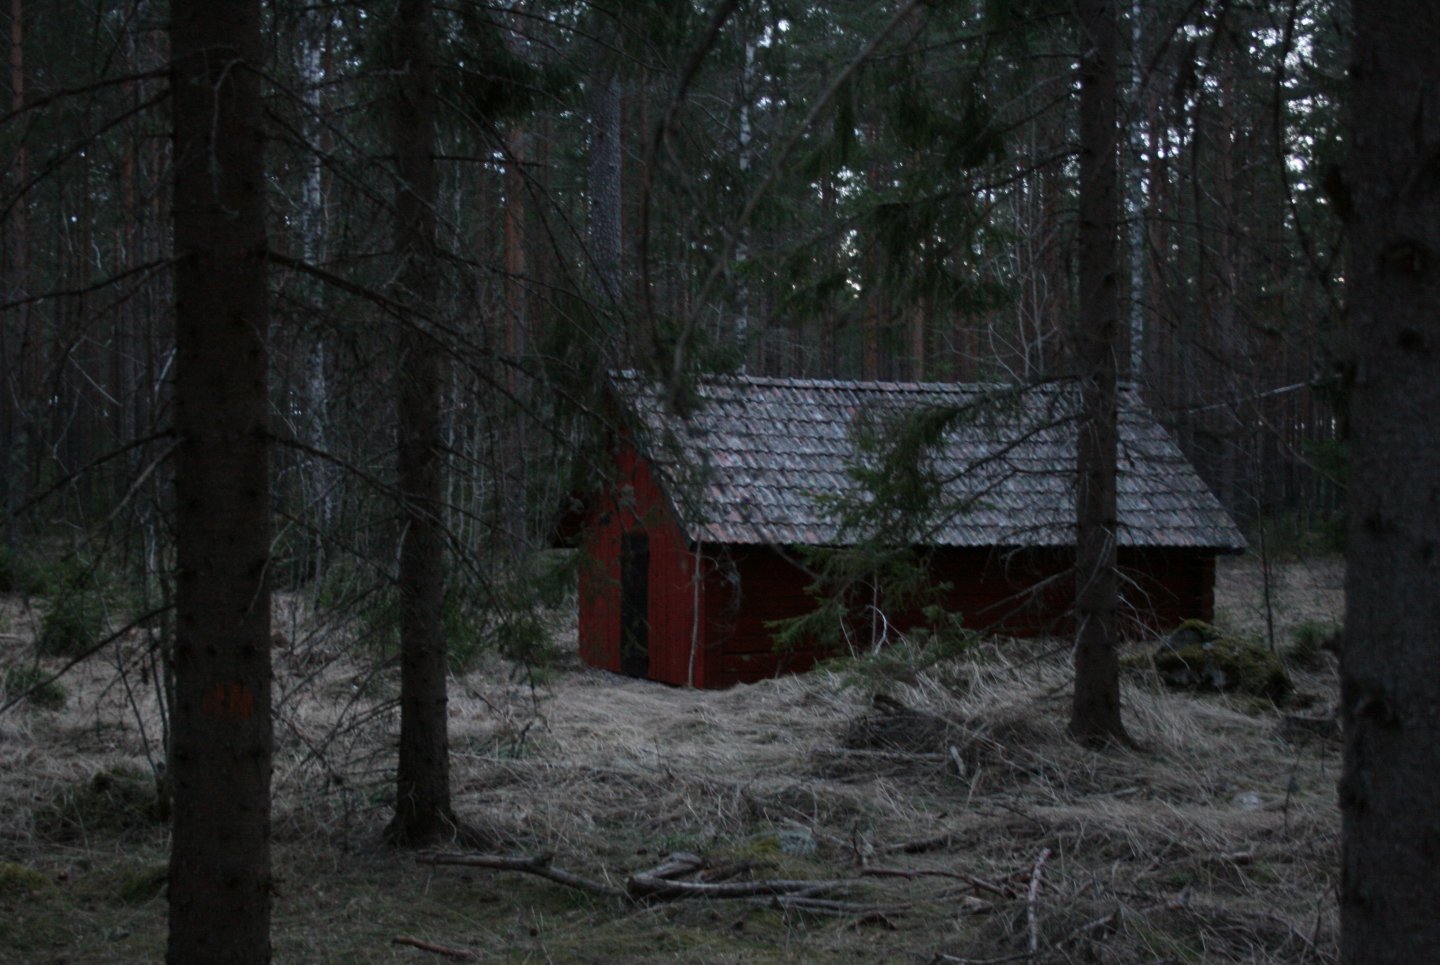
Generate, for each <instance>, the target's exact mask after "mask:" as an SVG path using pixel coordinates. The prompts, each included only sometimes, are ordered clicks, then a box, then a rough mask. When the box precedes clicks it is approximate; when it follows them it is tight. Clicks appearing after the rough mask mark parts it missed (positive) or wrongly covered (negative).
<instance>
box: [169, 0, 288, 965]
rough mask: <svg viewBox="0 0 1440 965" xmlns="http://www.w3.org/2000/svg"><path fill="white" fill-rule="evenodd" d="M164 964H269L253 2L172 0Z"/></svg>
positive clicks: (261, 276) (265, 475) (265, 538)
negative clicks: (170, 579)
mask: <svg viewBox="0 0 1440 965" xmlns="http://www.w3.org/2000/svg"><path fill="white" fill-rule="evenodd" d="M171 9H172V23H171V50H172V56H173V61H172V65H173V66H172V75H171V85H172V93H171V103H172V110H173V123H174V137H175V144H174V150H175V155H174V166H175V192H174V230H175V347H176V354H175V390H174V391H175V429H176V434H177V436H178V440H179V448H178V450H177V455H176V464H175V503H176V533H177V535H176V554H177V567H178V576H177V579H176V587H175V598H176V641H175V650H174V673H175V694H174V707H173V708H172V713H173V715H174V716H173V731H172V735H173V737H172V741H173V743H172V748H171V754H170V774H171V778H172V786H173V791H174V815H175V823H174V839H173V843H172V848H171V857H170V936H169V949H168V952H167V960H168V961H169V962H171V963H174V965H180V963H185V965H191V963H196V962H206V963H230V962H235V963H241V962H244V963H253V962H265V961H269V959H270V936H269V928H270V894H271V878H270V753H271V741H272V737H271V724H270V592H269V587H268V584H267V568H268V565H269V554H270V525H269V513H270V483H269V474H270V465H269V454H270V446H269V436H268V434H267V430H266V421H265V420H266V415H267V411H268V402H267V397H266V367H267V356H266V328H267V326H268V317H267V305H266V292H265V261H266V239H265V219H264V214H265V207H264V203H265V180H264V165H263V158H262V146H263V136H262V123H261V122H262V114H261V100H260V71H259V69H258V67H259V64H260V63H261V61H262V58H263V51H262V48H261V44H260V4H259V3H258V0H236V2H231V3H224V4H215V3H210V2H197V0H175V2H174V3H173V5H172V8H171Z"/></svg>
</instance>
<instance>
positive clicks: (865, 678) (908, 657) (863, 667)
mask: <svg viewBox="0 0 1440 965" xmlns="http://www.w3.org/2000/svg"><path fill="white" fill-rule="evenodd" d="M923 612H924V615H925V619H926V623H925V624H924V625H922V626H919V627H915V628H914V629H912V630H910V631H909V632H908V633H905V634H902V635H900V636H899V638H898V639H897V640H896V641H895V642H894V643H892V644H890V645H889V646H886V647H882V648H881V649H879V650H878V651H875V652H873V653H865V654H859V655H856V656H842V657H839V658H836V659H834V660H831V661H829V662H828V665H829V666H830V667H831V668H832V669H835V670H838V671H840V672H841V673H842V674H843V675H844V676H845V677H846V679H847V681H848V682H851V683H854V684H858V685H860V686H865V687H874V686H875V685H876V683H878V682H885V681H893V682H898V683H915V682H916V681H917V680H919V678H920V676H921V675H922V674H925V673H928V672H931V671H933V670H935V669H936V668H938V667H939V666H941V665H943V664H947V663H950V662H952V661H954V660H956V659H958V658H960V657H965V656H968V655H969V653H970V652H971V650H973V649H974V646H975V643H976V641H978V640H979V639H980V635H979V634H977V633H975V632H974V631H973V630H968V629H966V628H965V625H964V623H963V622H962V619H961V617H960V615H959V614H958V613H953V612H950V611H948V610H945V609H944V608H942V607H938V606H931V607H926V608H925V609H924V611H923Z"/></svg>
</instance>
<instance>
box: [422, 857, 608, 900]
mask: <svg viewBox="0 0 1440 965" xmlns="http://www.w3.org/2000/svg"><path fill="white" fill-rule="evenodd" d="M554 858H555V856H554V855H553V854H541V855H531V856H529V857H519V858H515V857H508V856H506V855H500V854H429V855H424V856H422V857H421V859H420V860H421V861H423V862H425V863H426V864H437V865H462V866H465V867H470V868H491V869H493V870H495V871H520V872H523V873H525V874H530V875H539V876H540V877H541V878H548V879H549V880H551V881H554V882H557V883H558V884H562V885H567V886H569V887H571V888H578V889H580V890H581V891H588V892H590V893H591V894H596V895H604V896H605V897H606V898H624V897H625V892H623V891H621V890H620V889H619V888H615V887H612V886H610V885H607V884H604V883H603V882H599V881H591V880H590V879H589V878H585V877H582V876H580V875H577V874H574V873H572V872H569V871H565V870H564V869H562V868H556V867H553V866H552V865H551V864H550V862H551V861H553V860H554Z"/></svg>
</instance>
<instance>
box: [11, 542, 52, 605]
mask: <svg viewBox="0 0 1440 965" xmlns="http://www.w3.org/2000/svg"><path fill="white" fill-rule="evenodd" d="M46 588H47V580H46V573H45V570H44V568H42V567H40V566H37V565H36V564H35V562H34V561H33V560H31V559H29V558H28V557H26V556H24V555H22V554H20V553H14V552H11V551H10V550H9V549H4V548H0V593H23V594H25V595H26V596H39V595H41V594H43V593H45V592H46Z"/></svg>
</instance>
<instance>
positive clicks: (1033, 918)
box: [1025, 848, 1050, 958]
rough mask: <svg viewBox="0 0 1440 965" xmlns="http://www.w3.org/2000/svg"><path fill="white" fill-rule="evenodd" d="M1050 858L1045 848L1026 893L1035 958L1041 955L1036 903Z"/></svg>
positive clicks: (1048, 850)
mask: <svg viewBox="0 0 1440 965" xmlns="http://www.w3.org/2000/svg"><path fill="white" fill-rule="evenodd" d="M1049 857H1050V849H1049V848H1045V849H1043V850H1042V851H1041V852H1040V857H1038V858H1036V859H1035V867H1034V868H1033V869H1032V870H1031V872H1030V888H1029V890H1028V891H1026V893H1025V920H1026V922H1027V923H1028V924H1029V927H1030V957H1031V958H1034V957H1035V956H1036V955H1038V954H1040V915H1039V913H1038V912H1037V910H1036V907H1035V906H1036V902H1037V900H1038V899H1039V897H1040V875H1041V873H1042V872H1044V870H1045V861H1046V859H1047V858H1049Z"/></svg>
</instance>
